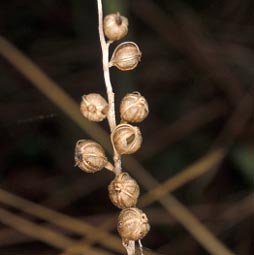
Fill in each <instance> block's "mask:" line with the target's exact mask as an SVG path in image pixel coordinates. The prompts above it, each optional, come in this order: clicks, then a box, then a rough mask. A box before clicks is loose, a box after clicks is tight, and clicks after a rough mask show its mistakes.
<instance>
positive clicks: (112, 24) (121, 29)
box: [103, 12, 128, 41]
mask: <svg viewBox="0 0 254 255" xmlns="http://www.w3.org/2000/svg"><path fill="white" fill-rule="evenodd" d="M103 28H104V34H105V35H106V36H107V38H108V39H109V40H110V41H116V40H120V39H122V38H123V37H124V36H126V35H127V33H128V19H127V18H125V17H124V16H121V15H120V13H119V12H117V13H113V14H109V15H107V16H106V17H105V18H104V20H103Z"/></svg>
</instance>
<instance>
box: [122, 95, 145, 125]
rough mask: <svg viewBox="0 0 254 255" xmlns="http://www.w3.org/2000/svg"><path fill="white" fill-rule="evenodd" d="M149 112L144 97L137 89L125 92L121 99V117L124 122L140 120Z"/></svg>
mask: <svg viewBox="0 0 254 255" xmlns="http://www.w3.org/2000/svg"><path fill="white" fill-rule="evenodd" d="M148 113H149V108H148V103H147V101H146V99H145V98H144V97H143V96H141V94H140V93H139V92H137V91H135V92H132V93H130V94H127V95H126V96H125V97H124V98H123V99H122V101H121V104H120V114H121V119H122V120H124V121H126V122H141V121H143V120H144V119H145V118H146V117H147V115H148Z"/></svg>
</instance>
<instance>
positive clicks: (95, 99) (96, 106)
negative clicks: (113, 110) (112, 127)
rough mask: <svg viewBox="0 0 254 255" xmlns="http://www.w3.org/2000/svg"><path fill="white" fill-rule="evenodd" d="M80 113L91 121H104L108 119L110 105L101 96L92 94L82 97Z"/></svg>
mask: <svg viewBox="0 0 254 255" xmlns="http://www.w3.org/2000/svg"><path fill="white" fill-rule="evenodd" d="M80 111H81V113H82V114H83V116H84V117H85V118H87V119H89V120H91V121H97V122H98V121H102V120H104V119H105V118H106V117H107V112H108V103H107V101H106V100H105V99H104V98H103V97H102V96H101V95H100V94H96V93H91V94H88V95H84V96H82V102H81V104H80Z"/></svg>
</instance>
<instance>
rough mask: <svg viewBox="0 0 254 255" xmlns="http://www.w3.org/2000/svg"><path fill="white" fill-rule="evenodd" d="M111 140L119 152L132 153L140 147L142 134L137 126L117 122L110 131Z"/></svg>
mask: <svg viewBox="0 0 254 255" xmlns="http://www.w3.org/2000/svg"><path fill="white" fill-rule="evenodd" d="M111 141H112V144H113V146H114V148H115V150H116V151H117V152H118V153H119V154H132V153H134V152H136V151H137V150H138V149H139V148H140V147H141V144H142V135H141V132H140V130H139V128H138V127H134V126H132V125H130V124H119V125H117V126H116V127H115V129H114V130H113V132H112V133H111Z"/></svg>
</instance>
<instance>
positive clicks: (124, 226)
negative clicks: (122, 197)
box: [117, 207, 150, 241]
mask: <svg viewBox="0 0 254 255" xmlns="http://www.w3.org/2000/svg"><path fill="white" fill-rule="evenodd" d="M117 230H118V233H119V235H120V236H121V237H122V239H123V240H124V241H128V240H134V241H137V240H140V239H142V238H143V237H144V236H146V234H147V233H148V232H149V230H150V225H149V223H148V218H147V216H146V214H145V213H144V212H143V211H142V210H140V209H138V208H134V207H132V208H126V209H123V210H122V211H121V213H120V215H119V217H118V224H117Z"/></svg>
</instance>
